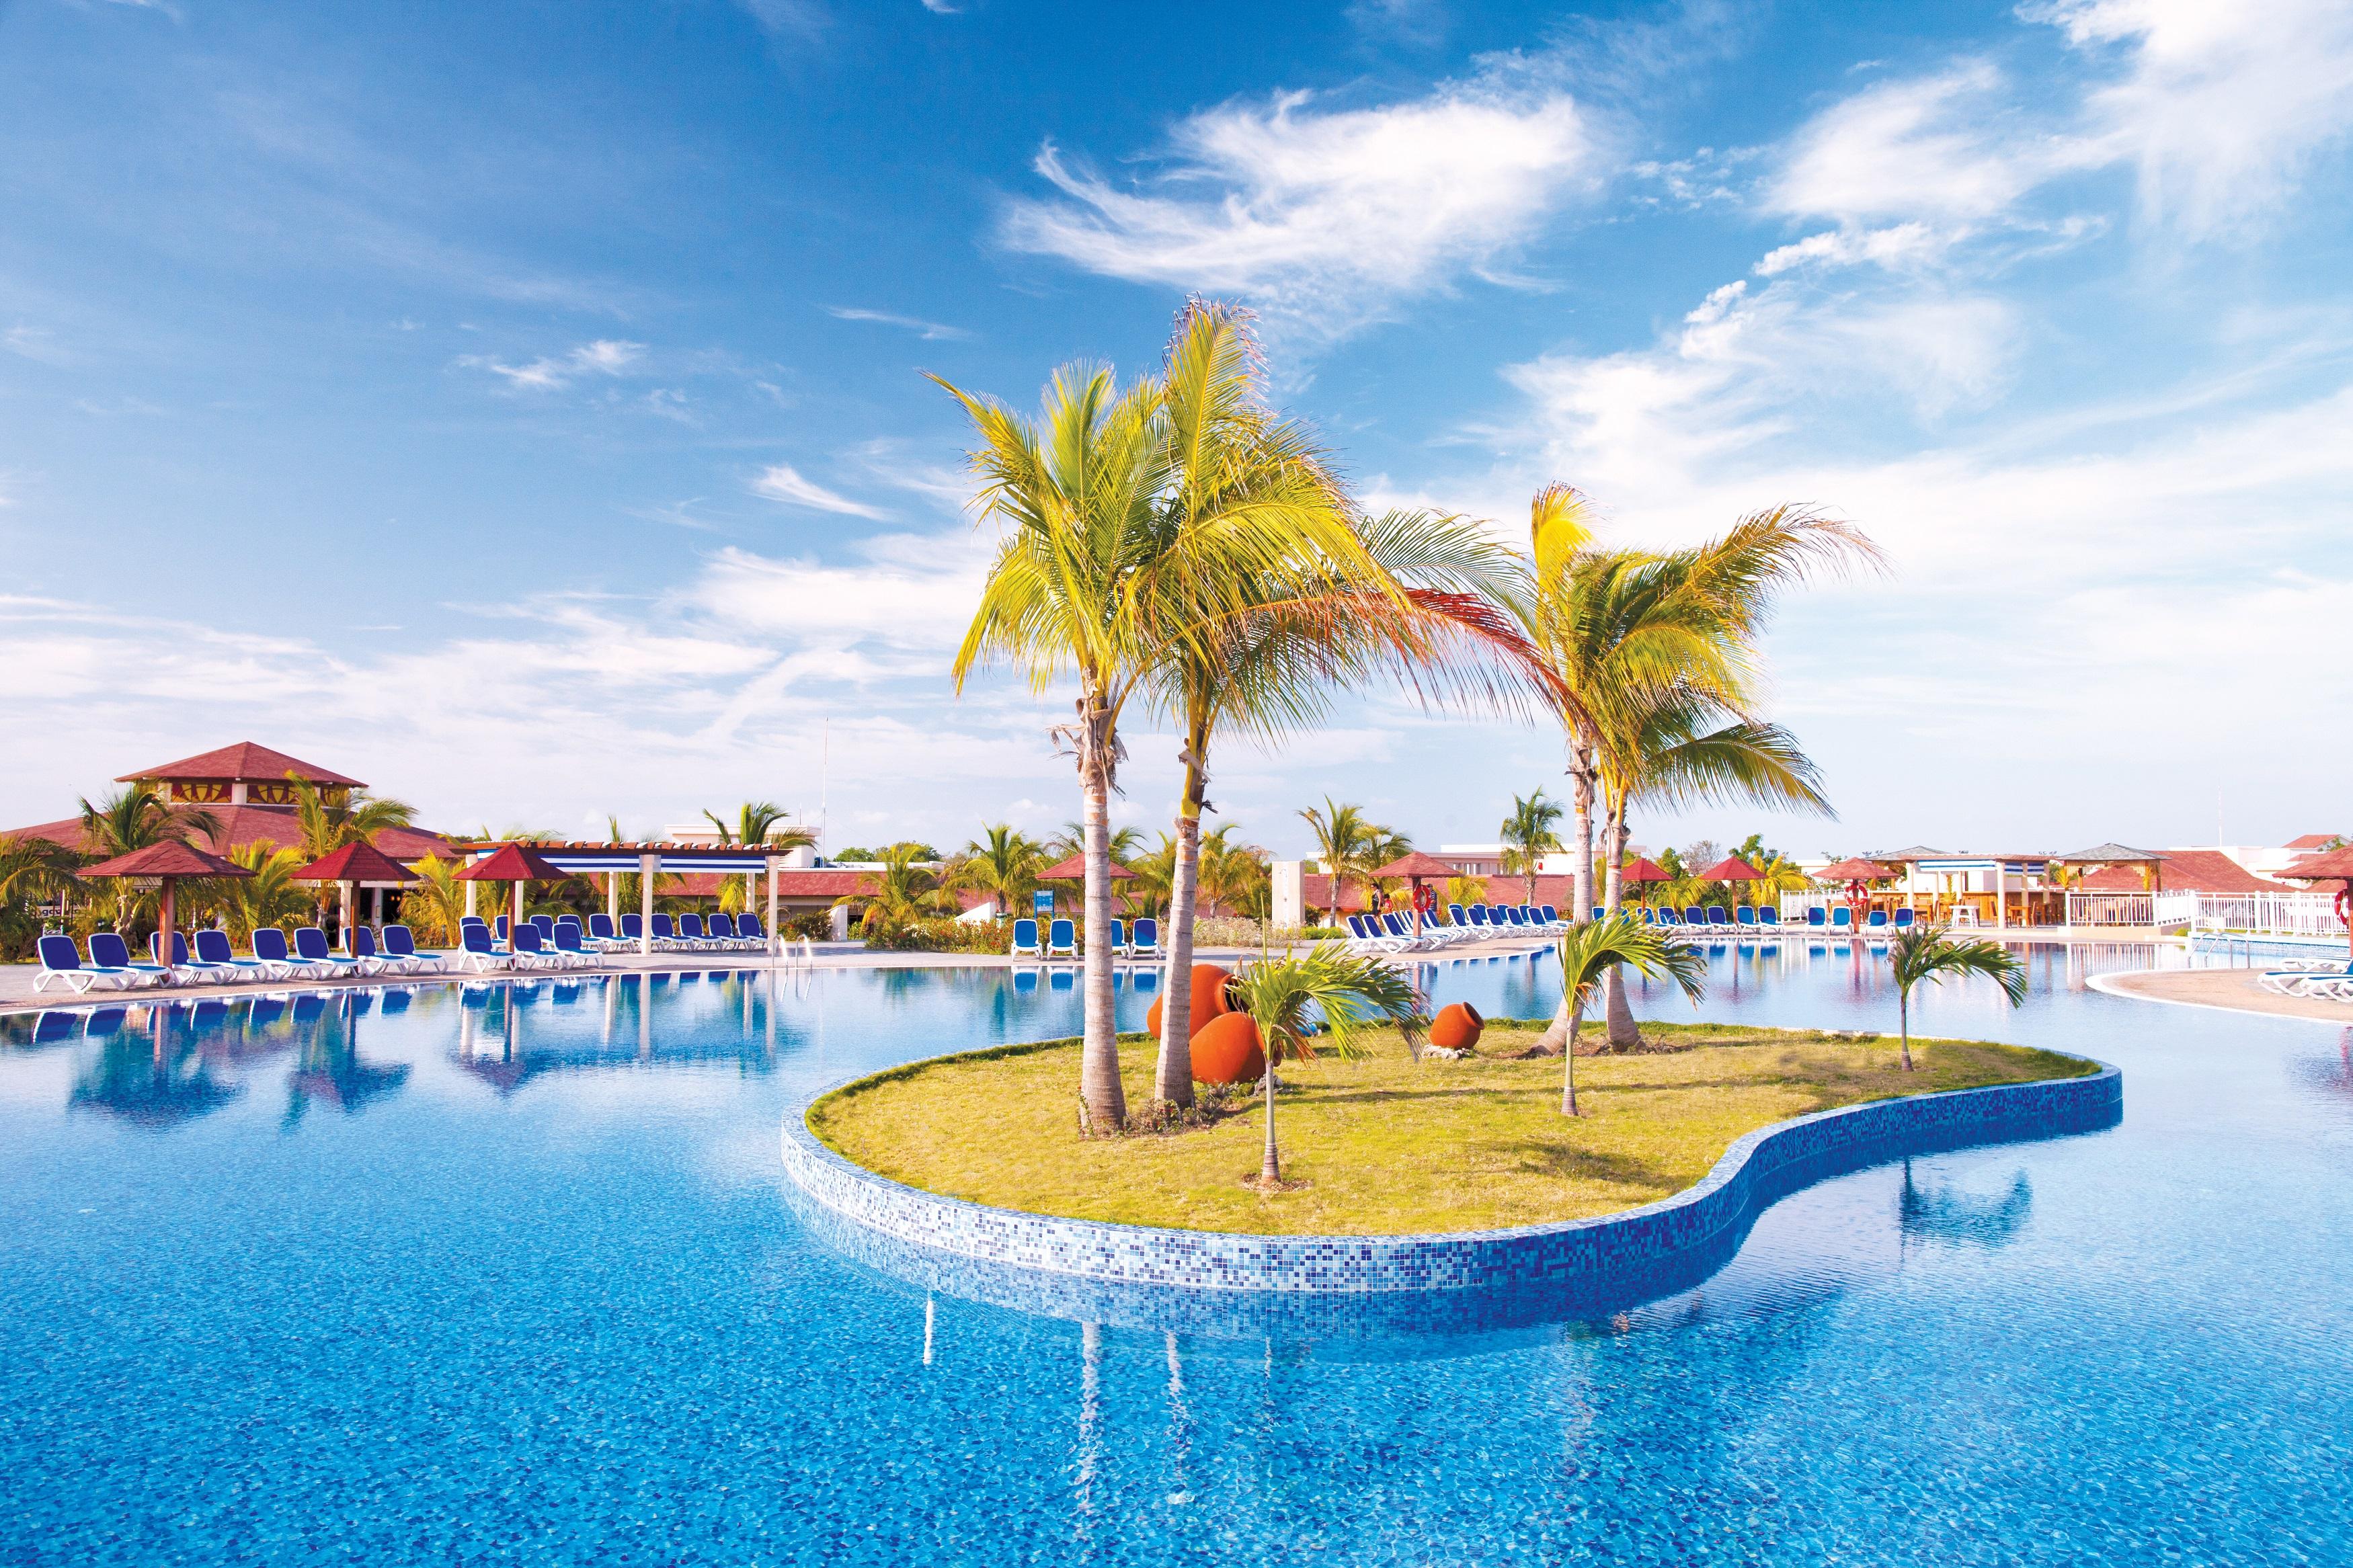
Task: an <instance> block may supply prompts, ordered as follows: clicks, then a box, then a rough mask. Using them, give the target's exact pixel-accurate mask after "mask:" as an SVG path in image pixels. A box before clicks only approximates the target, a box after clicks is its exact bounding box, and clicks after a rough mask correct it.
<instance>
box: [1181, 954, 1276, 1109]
mask: <svg viewBox="0 0 2353 1568" xmlns="http://www.w3.org/2000/svg"><path fill="white" fill-rule="evenodd" d="M1203 967H1205V968H1206V967H1207V965H1204V966H1203ZM1265 1071H1266V1050H1265V1048H1264V1047H1262V1046H1261V1044H1260V1043H1259V1034H1258V1021H1257V1020H1256V1019H1254V1018H1252V1017H1251V1016H1250V1015H1249V1014H1248V1013H1220V1014H1219V1015H1218V1016H1216V1017H1214V1018H1212V1019H1210V1020H1209V1021H1208V1023H1206V1024H1204V1025H1202V1026H1200V1027H1199V1028H1198V1029H1196V1030H1194V1031H1193V1081H1194V1082H1196V1083H1240V1082H1244V1081H1247V1080H1248V1079H1254V1078H1257V1077H1258V1076H1259V1075H1260V1074H1261V1073H1263V1072H1265Z"/></svg>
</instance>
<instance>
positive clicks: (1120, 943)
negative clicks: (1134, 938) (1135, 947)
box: [1111, 920, 1127, 958]
mask: <svg viewBox="0 0 2353 1568" xmlns="http://www.w3.org/2000/svg"><path fill="white" fill-rule="evenodd" d="M1111 955H1112V956H1113V958H1124V957H1125V956H1127V922H1126V921H1123V920H1114V921H1112V922H1111Z"/></svg>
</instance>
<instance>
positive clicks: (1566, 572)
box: [1523, 487, 1879, 1047]
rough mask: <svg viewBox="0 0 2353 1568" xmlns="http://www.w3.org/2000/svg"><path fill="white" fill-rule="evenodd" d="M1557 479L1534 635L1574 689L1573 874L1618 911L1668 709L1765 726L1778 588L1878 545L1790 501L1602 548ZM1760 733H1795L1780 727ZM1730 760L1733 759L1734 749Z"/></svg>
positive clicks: (1676, 727) (1548, 496)
mask: <svg viewBox="0 0 2353 1568" xmlns="http://www.w3.org/2000/svg"><path fill="white" fill-rule="evenodd" d="M1557 489H1558V487H1555V488H1554V491H1547V492H1546V493H1545V494H1542V495H1539V496H1538V498H1537V505H1536V507H1535V521H1534V524H1533V535H1532V537H1533V544H1534V551H1535V567H1534V576H1535V586H1534V590H1533V592H1532V593H1531V595H1529V600H1528V603H1527V605H1526V606H1525V610H1524V612H1523V613H1524V614H1525V616H1526V619H1527V625H1528V631H1529V637H1530V640H1531V641H1533V642H1535V644H1536V645H1537V646H1538V647H1541V648H1543V649H1544V650H1545V652H1546V657H1547V658H1548V659H1549V660H1550V661H1551V663H1552V666H1553V668H1554V671H1555V674H1556V677H1557V682H1558V689H1559V691H1560V692H1561V693H1565V694H1566V696H1564V697H1562V698H1560V699H1559V700H1556V711H1557V714H1558V717H1559V718H1560V721H1561V723H1562V726H1563V730H1564V733H1565V735H1566V736H1567V743H1568V748H1569V753H1570V773H1571V775H1572V782H1573V784H1574V785H1575V787H1576V797H1575V798H1576V806H1577V845H1576V847H1575V854H1576V858H1577V866H1576V874H1577V878H1578V879H1579V885H1580V887H1581V889H1585V890H1583V891H1581V892H1580V893H1579V895H1578V898H1577V908H1578V911H1579V912H1580V913H1582V912H1584V911H1585V910H1588V909H1590V908H1591V907H1592V906H1593V905H1594V904H1596V903H1599V905H1600V906H1601V907H1602V908H1603V909H1604V910H1606V911H1609V912H1614V911H1615V910H1617V908H1618V906H1619V903H1620V877H1619V875H1618V870H1619V868H1620V867H1621V866H1622V865H1623V863H1624V858H1625V857H1624V851H1625V846H1626V829H1625V814H1626V811H1627V808H1628V805H1629V804H1630V799H1631V798H1632V795H1631V794H1630V792H1631V791H1633V790H1634V788H1635V785H1634V784H1633V783H1632V782H1631V781H1633V780H1636V779H1640V778H1643V777H1647V776H1650V773H1651V772H1654V771H1655V770H1654V769H1653V768H1652V767H1651V763H1650V761H1649V760H1646V758H1647V753H1648V752H1650V751H1654V750H1656V749H1657V747H1658V746H1659V744H1661V743H1662V742H1661V734H1660V731H1661V727H1662V715H1665V716H1667V719H1668V721H1669V722H1668V723H1667V724H1666V728H1667V729H1670V730H1673V731H1675V734H1674V739H1675V741H1676V742H1677V743H1681V742H1700V741H1703V740H1705V739H1708V738H1709V737H1710V736H1711V735H1712V733H1713V731H1712V728H1711V726H1712V725H1716V724H1719V723H1720V725H1721V726H1722V727H1725V728H1726V729H1727V731H1729V727H1730V726H1733V725H1738V724H1748V725H1751V726H1755V725H1756V724H1757V721H1756V720H1755V719H1754V717H1753V711H1754V709H1755V707H1756V704H1757V695H1756V691H1757V684H1758V679H1757V676H1758V670H1757V651H1756V645H1757V638H1758V637H1759V635H1760V634H1761V632H1762V630H1763V627H1764V624H1765V621H1766V619H1767V616H1768V615H1769V612H1770V610H1771V608H1772V606H1773V605H1774V603H1775V602H1776V601H1777V599H1778V595H1779V594H1780V593H1781V592H1782V591H1783V590H1785V589H1786V588H1787V587H1788V586H1789V585H1791V584H1794V583H1796V582H1799V581H1801V580H1803V579H1804V578H1805V577H1807V576H1808V575H1810V574H1812V573H1814V572H1817V571H1822V570H1830V571H1842V570H1845V569H1847V568H1848V567H1850V566H1852V565H1854V564H1857V563H1862V564H1872V563H1876V562H1877V561H1878V560H1879V556H1878V552H1877V551H1876V548H1875V547H1874V546H1873V545H1872V544H1871V542H1870V541H1869V540H1867V539H1866V538H1864V537H1863V536H1862V533H1860V532H1859V531H1856V530H1855V529H1854V528H1853V527H1852V526H1851V525H1849V524H1847V523H1844V522H1841V521H1837V520H1835V519H1831V518H1825V517H1823V516H1821V515H1820V514H1819V513H1816V512H1813V511H1810V510H1806V509H1803V508H1797V507H1787V506H1785V507H1778V508H1773V509H1769V510H1765V511H1760V512H1756V513H1752V514H1750V515H1749V516H1747V517H1745V518H1742V519H1741V520H1740V521H1738V522H1736V524H1734V526H1733V527H1732V528H1731V529H1729V530H1727V531H1725V533H1724V534H1723V535H1722V536H1720V537H1718V538H1716V539H1715V540H1711V541H1709V542H1706V543H1704V544H1702V545H1699V546H1697V547H1694V548H1693V549H1688V550H1681V551H1673V552H1666V553H1663V554H1657V553H1651V552H1641V551H1627V550H1601V549H1597V548H1595V547H1593V546H1592V544H1591V543H1590V531H1589V529H1588V527H1587V525H1586V522H1585V519H1584V504H1585V503H1584V502H1583V501H1582V500H1581V499H1578V498H1574V497H1573V496H1572V497H1569V498H1567V499H1563V498H1562V497H1560V496H1559V495H1557V494H1556V493H1555V491H1556V490H1557ZM1751 738H1752V739H1767V740H1773V741H1775V742H1777V743H1778V741H1780V740H1786V736H1783V735H1781V733H1780V732H1779V731H1774V732H1773V735H1772V736H1770V737H1762V736H1752V737H1751ZM1723 739H1724V740H1725V742H1727V744H1729V743H1730V742H1735V741H1736V740H1738V739H1739V736H1738V735H1737V734H1736V733H1733V732H1727V733H1726V734H1725V736H1724V737H1723ZM1765 749H1766V750H1767V751H1770V750H1771V747H1770V746H1767V747H1766V748H1765ZM1723 750H1724V748H1711V747H1708V746H1699V747H1696V748H1694V749H1687V750H1684V751H1682V752H1678V753H1677V755H1678V756H1679V757H1680V758H1681V761H1682V763H1683V764H1685V765H1684V766H1683V768H1682V769H1681V770H1680V771H1676V776H1677V777H1678V778H1679V779H1680V780H1682V786H1681V787H1685V788H1688V787H1689V786H1690V785H1691V784H1693V782H1694V781H1695V780H1697V779H1699V778H1700V777H1702V776H1703V774H1704V766H1703V764H1704V763H1707V761H1708V760H1709V758H1711V757H1712V756H1715V755H1716V754H1717V753H1718V752H1721V751H1723ZM1731 750H1732V751H1733V752H1737V751H1738V748H1737V747H1736V746H1734V747H1731ZM1731 760H1732V761H1734V762H1735V763H1737V758H1736V757H1735V758H1733V759H1731ZM1694 770H1698V771H1694ZM1671 771H1674V770H1671ZM1613 784H1614V787H1613ZM1752 798H1765V797H1752ZM1597 803H1598V804H1599V805H1601V806H1602V808H1603V810H1604V812H1605V814H1606V815H1607V817H1608V821H1607V822H1606V823H1605V824H1604V826H1603V837H1604V838H1605V840H1606V842H1605V844H1604V846H1603V847H1604V850H1605V854H1604V856H1603V857H1602V858H1603V861H1604V864H1605V865H1606V866H1607V867H1608V870H1607V871H1606V873H1605V876H1604V882H1605V886H1604V887H1603V889H1601V896H1600V897H1599V899H1595V898H1593V897H1592V896H1591V878H1592V873H1591V869H1590V868H1591V866H1592V864H1593V860H1594V857H1593V854H1592V848H1593V846H1592V842H1591V837H1592V827H1593V824H1592V812H1593V807H1594V806H1595V805H1596V804H1597ZM1614 994H1616V995H1617V996H1618V997H1619V998H1620V1000H1619V1001H1618V1002H1617V1003H1616V1004H1614V1005H1613V1006H1614V1008H1615V1009H1622V1007H1623V1001H1622V996H1623V991H1622V987H1620V988H1619V989H1618V990H1617V991H1616V992H1615V993H1614ZM1577 1005H1578V1004H1577V1002H1576V1001H1575V1000H1573V999H1572V996H1571V995H1570V994H1564V996H1563V999H1562V1008H1561V1011H1560V1013H1559V1014H1558V1015H1557V1016H1556V1017H1555V1019H1554V1022H1553V1026H1552V1027H1551V1028H1549V1029H1548V1030H1547V1031H1546V1036H1545V1039H1544V1044H1545V1045H1546V1046H1547V1047H1557V1046H1558V1044H1559V1042H1560V1041H1561V1040H1562V1039H1564V1038H1565V1037H1567V1033H1568V1031H1569V1027H1570V1024H1571V1022H1572V1014H1573V1012H1574V1010H1575V1009H1576V1007H1577ZM1629 1025H1630V1017H1629Z"/></svg>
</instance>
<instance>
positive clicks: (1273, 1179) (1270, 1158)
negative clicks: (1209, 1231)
mask: <svg viewBox="0 0 2353 1568" xmlns="http://www.w3.org/2000/svg"><path fill="white" fill-rule="evenodd" d="M1162 1016H1164V1017H1165V1016H1166V1014H1165V1013H1164V1014H1163V1015H1162ZM1265 1055H1266V1083H1265V1092H1266V1152H1265V1153H1264V1154H1263V1155H1262V1156H1261V1158H1260V1160H1259V1164H1258V1179H1259V1182H1260V1184H1261V1185H1263V1186H1269V1187H1271V1186H1273V1185H1275V1184H1278V1183H1280V1182H1281V1181H1282V1160H1281V1158H1280V1157H1278V1156H1277V1155H1276V1153H1275V1149H1274V1041H1273V1040H1271V1039H1269V1040H1268V1041H1267V1042H1266V1052H1265Z"/></svg>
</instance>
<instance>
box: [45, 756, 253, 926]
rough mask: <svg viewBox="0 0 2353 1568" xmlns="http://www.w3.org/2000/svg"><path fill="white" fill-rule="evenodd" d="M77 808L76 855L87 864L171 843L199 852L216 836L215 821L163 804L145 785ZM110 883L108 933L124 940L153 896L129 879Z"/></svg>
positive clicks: (193, 809) (196, 809)
mask: <svg viewBox="0 0 2353 1568" xmlns="http://www.w3.org/2000/svg"><path fill="white" fill-rule="evenodd" d="M80 805H81V839H82V842H81V849H82V853H83V854H84V855H85V856H87V857H89V858H90V859H92V860H111V859H112V858H115V857H116V856H118V855H128V854H130V853H131V852H132V850H134V849H144V848H147V847H149V846H151V845H155V844H166V843H170V842H173V841H174V840H177V841H179V842H181V843H185V844H194V845H195V846H197V847H199V848H201V847H205V845H206V840H216V839H217V838H218V837H219V836H220V831H221V822H220V818H219V817H217V816H214V815H213V814H212V813H211V812H209V811H206V810H205V809H204V808H203V807H202V806H195V805H176V804H174V803H172V802H168V801H166V800H165V799H164V796H163V795H162V794H161V793H160V792H158V791H157V789H156V788H155V786H154V785H153V784H145V783H133V784H125V785H123V786H122V787H121V789H119V790H116V791H115V792H114V793H113V794H112V795H108V796H107V797H106V798H105V799H104V800H102V801H100V802H99V803H98V804H97V805H91V804H90V802H89V801H88V800H86V799H85V800H82V801H81V802H80ZM112 881H113V885H112V887H111V888H110V889H108V891H107V894H106V896H105V897H106V903H107V906H108V908H109V911H110V912H109V914H108V916H107V917H106V918H108V919H110V920H111V923H112V925H113V929H115V930H116V931H122V932H124V933H126V934H128V933H129V931H131V928H132V922H133V921H135V920H136V919H137V917H138V915H139V913H140V911H141V910H142V908H144V907H145V905H146V904H147V903H148V902H149V901H150V900H151V899H153V894H152V893H150V892H147V891H145V890H142V889H139V888H138V887H136V886H134V885H133V883H132V879H130V878H127V877H118V878H115V879H112Z"/></svg>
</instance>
